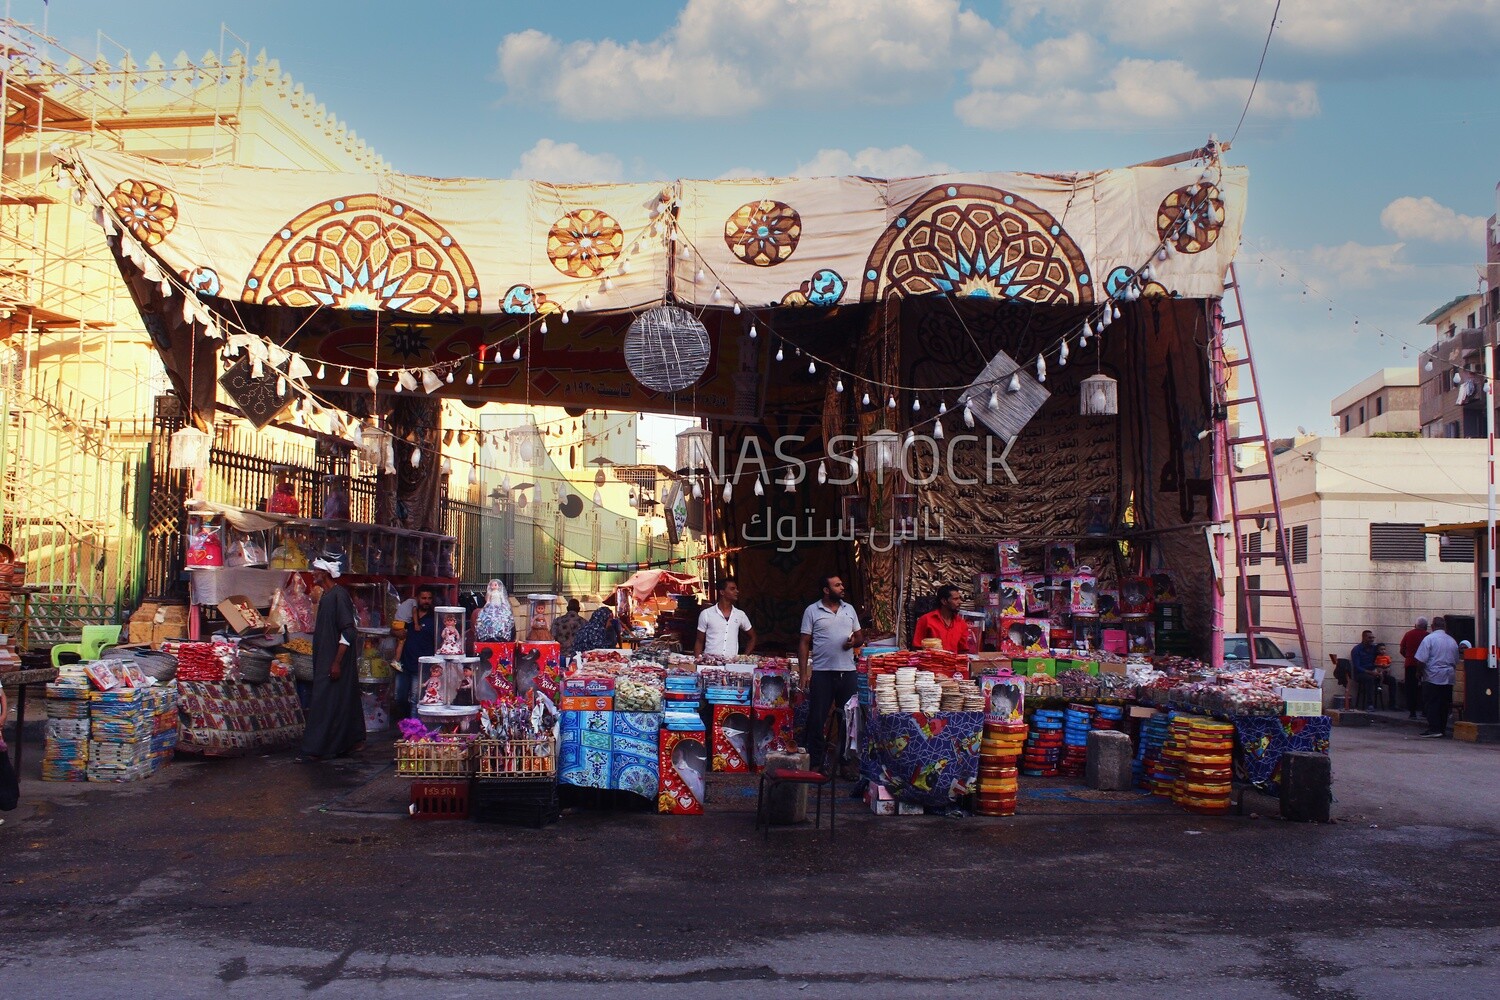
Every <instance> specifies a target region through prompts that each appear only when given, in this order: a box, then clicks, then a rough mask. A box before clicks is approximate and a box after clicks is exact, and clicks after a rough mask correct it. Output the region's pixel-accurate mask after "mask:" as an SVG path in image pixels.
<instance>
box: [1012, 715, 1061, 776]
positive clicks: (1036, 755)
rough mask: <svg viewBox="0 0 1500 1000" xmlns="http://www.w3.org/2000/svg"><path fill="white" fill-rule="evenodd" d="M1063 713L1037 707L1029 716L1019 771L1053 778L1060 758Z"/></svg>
mask: <svg viewBox="0 0 1500 1000" xmlns="http://www.w3.org/2000/svg"><path fill="white" fill-rule="evenodd" d="M1062 730H1063V713H1062V712H1060V711H1057V710H1055V709H1047V708H1039V709H1037V710H1036V711H1035V712H1034V713H1032V717H1031V731H1030V732H1029V733H1028V734H1027V736H1026V746H1025V750H1024V752H1023V753H1022V756H1021V773H1022V774H1024V775H1026V776H1027V777H1031V778H1055V777H1056V776H1057V765H1058V762H1059V760H1061V758H1062V749H1063V731H1062Z"/></svg>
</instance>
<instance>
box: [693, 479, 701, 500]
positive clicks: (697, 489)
mask: <svg viewBox="0 0 1500 1000" xmlns="http://www.w3.org/2000/svg"><path fill="white" fill-rule="evenodd" d="M693 499H694V500H702V499H703V485H702V484H701V483H699V482H698V480H696V479H694V480H693Z"/></svg>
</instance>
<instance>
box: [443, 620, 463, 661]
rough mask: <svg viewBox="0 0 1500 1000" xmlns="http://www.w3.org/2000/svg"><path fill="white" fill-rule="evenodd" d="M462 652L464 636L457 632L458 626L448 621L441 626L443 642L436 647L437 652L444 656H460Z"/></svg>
mask: <svg viewBox="0 0 1500 1000" xmlns="http://www.w3.org/2000/svg"><path fill="white" fill-rule="evenodd" d="M463 652H464V637H463V636H462V635H461V634H460V633H459V631H458V627H457V626H456V625H453V624H452V623H449V624H448V625H445V626H443V642H442V645H440V646H439V647H438V653H439V654H441V655H444V656H462V655H463Z"/></svg>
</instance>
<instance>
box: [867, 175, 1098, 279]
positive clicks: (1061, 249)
mask: <svg viewBox="0 0 1500 1000" xmlns="http://www.w3.org/2000/svg"><path fill="white" fill-rule="evenodd" d="M888 295H896V296H907V295H966V296H969V295H972V296H978V297H982V298H995V299H1016V300H1019V301H1022V302H1031V303H1035V304H1037V305H1088V304H1091V303H1092V302H1093V301H1094V286H1093V278H1092V276H1091V275H1090V274H1089V270H1088V264H1087V262H1086V261H1085V260H1084V258H1083V251H1082V250H1080V249H1079V248H1078V245H1077V244H1076V243H1074V242H1073V238H1072V237H1071V236H1069V235H1068V233H1067V231H1066V230H1064V229H1063V227H1062V224H1061V223H1059V222H1058V221H1057V220H1056V219H1054V218H1053V217H1052V215H1051V214H1050V213H1049V212H1047V210H1046V209H1043V208H1041V207H1040V206H1038V205H1035V204H1033V203H1032V202H1030V201H1027V200H1026V199H1025V198H1022V197H1021V196H1019V195H1015V194H1011V193H1010V192H1008V191H1002V190H1000V189H999V188H992V187H985V186H983V185H977V184H957V185H949V186H946V187H935V188H933V189H931V190H930V191H928V192H927V193H926V194H924V195H922V196H921V197H920V198H918V199H917V200H916V201H914V202H912V203H911V204H910V205H908V206H907V207H906V209H905V210H904V211H903V212H902V213H901V214H900V215H898V216H897V217H896V221H895V222H893V223H892V224H891V225H890V226H889V227H887V228H886V231H885V232H884V233H883V234H882V235H881V237H880V239H879V240H878V241H876V243H875V248H874V249H873V250H872V251H871V252H870V258H869V261H868V262H867V263H866V265H865V273H864V284H863V286H862V289H861V292H860V298H861V299H862V300H863V301H866V302H870V301H874V300H875V299H877V298H884V297H886V296H888Z"/></svg>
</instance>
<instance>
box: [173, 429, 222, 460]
mask: <svg viewBox="0 0 1500 1000" xmlns="http://www.w3.org/2000/svg"><path fill="white" fill-rule="evenodd" d="M212 443H213V439H212V438H210V437H209V436H208V435H207V434H206V433H204V432H203V431H200V430H199V429H198V428H196V427H184V428H183V429H182V430H180V431H177V432H175V433H174V434H173V435H172V444H171V447H170V449H169V450H168V453H167V468H169V469H174V470H181V469H206V468H208V452H209V449H210V447H211V445H212Z"/></svg>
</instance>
